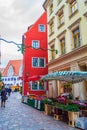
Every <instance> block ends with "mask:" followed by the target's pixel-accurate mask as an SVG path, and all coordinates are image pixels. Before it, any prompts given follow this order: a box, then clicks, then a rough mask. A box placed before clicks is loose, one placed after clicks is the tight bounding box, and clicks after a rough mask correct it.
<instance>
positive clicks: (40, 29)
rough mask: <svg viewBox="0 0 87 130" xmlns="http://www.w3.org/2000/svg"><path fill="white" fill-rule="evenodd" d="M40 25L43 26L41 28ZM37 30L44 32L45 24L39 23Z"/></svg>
mask: <svg viewBox="0 0 87 130" xmlns="http://www.w3.org/2000/svg"><path fill="white" fill-rule="evenodd" d="M40 26H43V29H42V28H41V27H40ZM38 30H39V32H46V25H44V24H39V26H38Z"/></svg>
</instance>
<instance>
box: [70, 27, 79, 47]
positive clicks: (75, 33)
mask: <svg viewBox="0 0 87 130" xmlns="http://www.w3.org/2000/svg"><path fill="white" fill-rule="evenodd" d="M72 33H73V41H74V43H73V47H74V48H76V47H79V46H81V40H80V30H79V28H77V29H76V30H74V31H73V32H72Z"/></svg>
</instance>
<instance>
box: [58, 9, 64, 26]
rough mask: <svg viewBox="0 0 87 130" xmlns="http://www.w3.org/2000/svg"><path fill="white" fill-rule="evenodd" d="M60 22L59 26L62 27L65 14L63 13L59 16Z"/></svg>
mask: <svg viewBox="0 0 87 130" xmlns="http://www.w3.org/2000/svg"><path fill="white" fill-rule="evenodd" d="M58 21H59V25H61V24H62V23H64V14H63V11H62V12H61V13H60V14H59V15H58Z"/></svg>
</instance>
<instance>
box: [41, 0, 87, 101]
mask: <svg viewBox="0 0 87 130" xmlns="http://www.w3.org/2000/svg"><path fill="white" fill-rule="evenodd" d="M43 7H44V8H45V9H46V11H47V17H48V18H47V19H48V21H47V22H48V48H50V49H53V50H58V54H56V53H55V51H49V53H48V59H49V63H48V71H49V73H50V72H56V71H61V70H76V71H78V70H80V71H87V0H45V2H44V4H43ZM64 87H65V86H64V83H63V82H59V81H55V80H54V81H53V80H52V81H49V92H48V94H49V97H52V96H53V97H55V96H57V95H60V93H64V92H65V88H64ZM67 91H68V92H69V91H70V90H68V87H67ZM72 93H73V95H74V97H79V99H81V100H83V99H87V81H83V82H80V83H77V84H73V85H72Z"/></svg>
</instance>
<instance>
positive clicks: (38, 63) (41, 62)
mask: <svg viewBox="0 0 87 130" xmlns="http://www.w3.org/2000/svg"><path fill="white" fill-rule="evenodd" d="M32 64H33V67H45V59H44V58H33V61H32Z"/></svg>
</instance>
